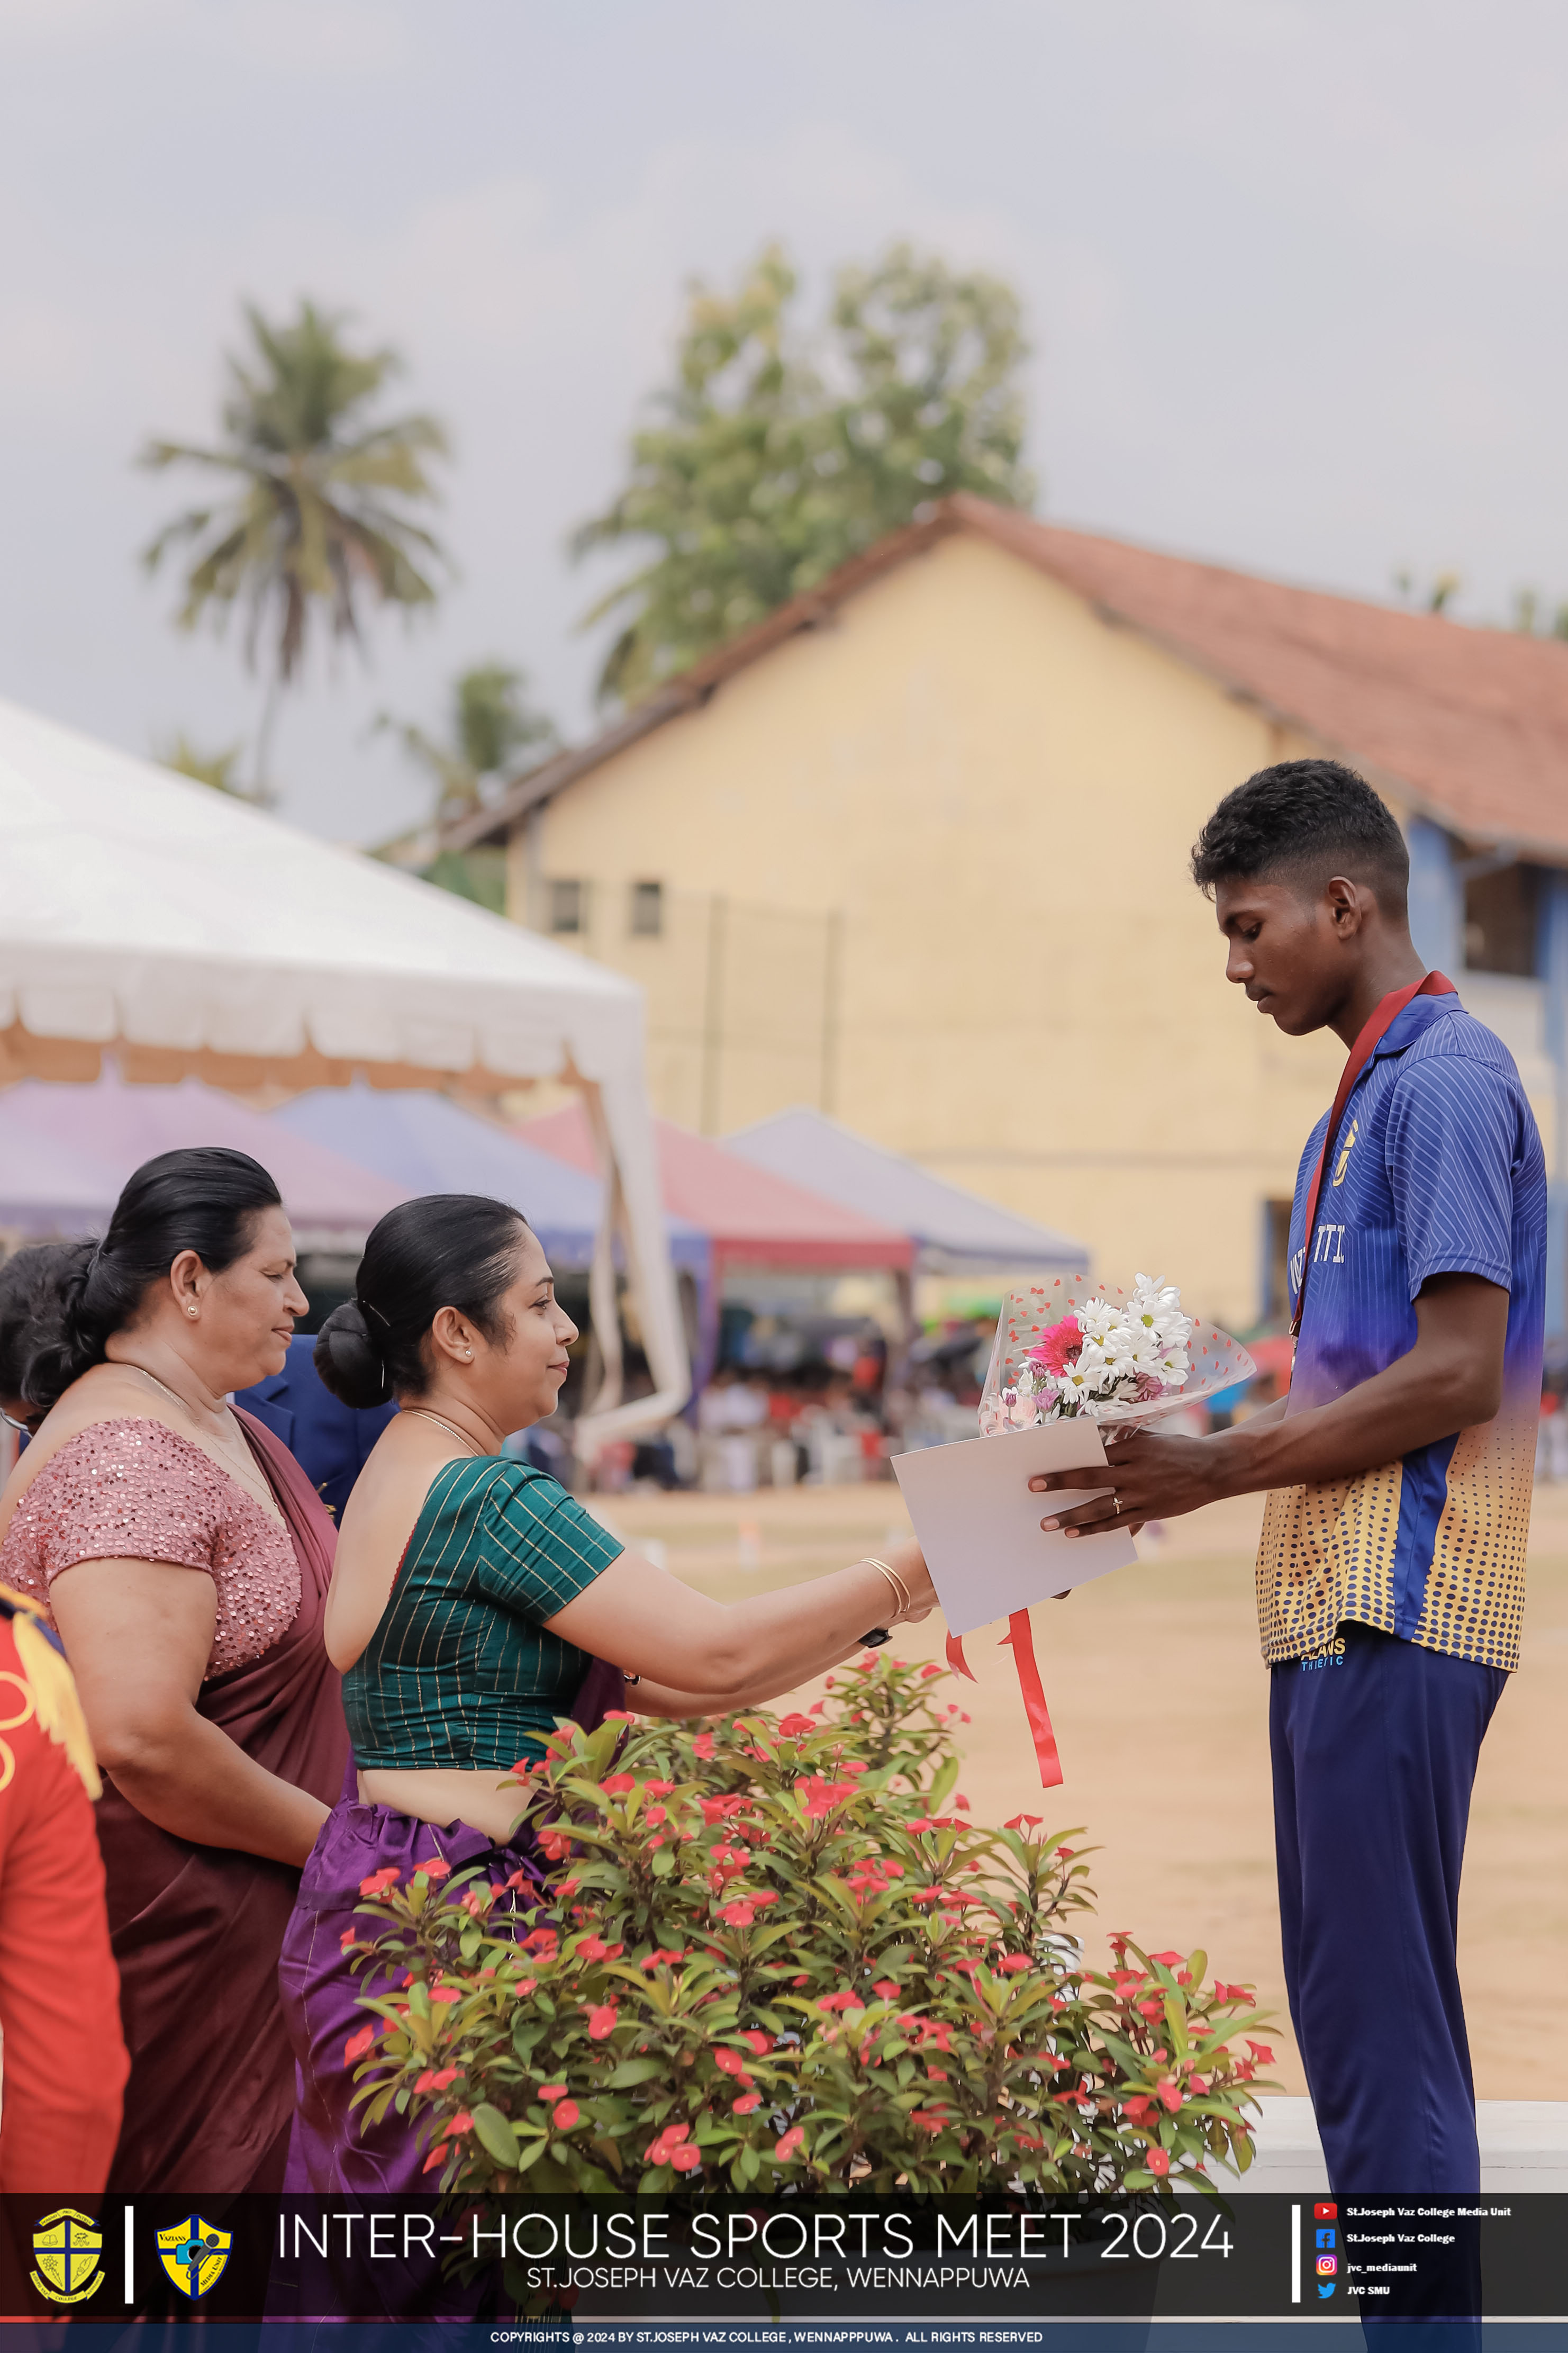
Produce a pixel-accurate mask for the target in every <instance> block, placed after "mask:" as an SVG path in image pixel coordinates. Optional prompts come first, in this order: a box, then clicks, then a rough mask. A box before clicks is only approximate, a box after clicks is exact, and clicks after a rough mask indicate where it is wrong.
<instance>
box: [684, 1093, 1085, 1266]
mask: <svg viewBox="0 0 1568 2353" xmlns="http://www.w3.org/2000/svg"><path fill="white" fill-rule="evenodd" d="M724 1149H725V1151H726V1152H738V1153H739V1154H740V1155H741V1157H742V1159H743V1160H750V1161H751V1162H752V1164H753V1166H756V1167H758V1168H767V1169H771V1170H772V1172H773V1175H774V1176H787V1177H788V1178H789V1179H790V1182H791V1183H792V1184H795V1185H808V1186H810V1187H811V1188H812V1190H813V1191H814V1192H816V1193H826V1196H827V1198H828V1199H829V1200H830V1201H838V1202H841V1203H842V1204H843V1206H844V1208H847V1209H858V1211H859V1212H860V1215H861V1216H862V1217H863V1218H876V1219H879V1220H880V1221H881V1223H882V1224H883V1225H887V1226H895V1227H897V1228H898V1229H899V1231H900V1233H906V1234H908V1235H909V1236H910V1238H911V1240H913V1242H914V1244H915V1251H916V1256H915V1264H916V1267H917V1269H918V1270H919V1271H920V1272H921V1273H922V1274H968V1273H971V1272H974V1271H980V1270H986V1271H1005V1272H1008V1273H1012V1272H1015V1271H1016V1272H1017V1273H1020V1274H1022V1273H1024V1272H1026V1271H1027V1272H1030V1273H1033V1272H1035V1271H1045V1270H1047V1269H1048V1270H1049V1271H1050V1272H1051V1273H1053V1274H1067V1273H1072V1274H1083V1273H1087V1271H1088V1269H1089V1251H1088V1250H1087V1249H1086V1248H1085V1247H1084V1245H1083V1243H1082V1242H1080V1241H1075V1240H1074V1239H1073V1237H1072V1236H1071V1235H1070V1234H1059V1233H1057V1232H1054V1231H1053V1230H1052V1229H1051V1228H1050V1227H1049V1226H1037V1225H1036V1224H1035V1222H1034V1220H1033V1219H1030V1218H1020V1217H1018V1216H1017V1215H1016V1213H1015V1212H1014V1211H1013V1210H1011V1209H1005V1208H1002V1207H1001V1205H1000V1203H998V1202H996V1201H987V1200H984V1198H982V1197H981V1195H980V1194H978V1193H971V1192H969V1191H967V1190H966V1189H965V1187H963V1186H960V1185H949V1184H948V1183H946V1182H945V1181H944V1179H943V1178H942V1177H940V1176H932V1175H931V1171H930V1170H929V1169H928V1168H922V1167H921V1166H920V1165H919V1164H918V1162H916V1161H913V1160H906V1159H905V1158H904V1157H903V1155H901V1154H900V1153H897V1152H889V1151H887V1150H886V1149H885V1147H884V1146H883V1145H879V1144H873V1143H872V1142H871V1141H870V1139H869V1138H868V1137H867V1136H864V1135H857V1134H855V1132H854V1130H853V1129H852V1128H847V1127H842V1126H840V1124H839V1123H838V1122H837V1120H836V1119H828V1118H826V1116H825V1114H824V1113H821V1112H818V1111H810V1110H808V1109H807V1108H806V1107H805V1105H804V1104H803V1105H800V1106H798V1107H797V1108H796V1109H795V1110H794V1111H783V1112H780V1113H778V1114H777V1116H776V1117H775V1118H773V1119H764V1120H759V1121H758V1123H757V1124H756V1125H755V1126H754V1127H743V1128H742V1129H741V1130H740V1132H739V1133H738V1134H735V1135H727V1136H726V1137H725V1138H724Z"/></svg>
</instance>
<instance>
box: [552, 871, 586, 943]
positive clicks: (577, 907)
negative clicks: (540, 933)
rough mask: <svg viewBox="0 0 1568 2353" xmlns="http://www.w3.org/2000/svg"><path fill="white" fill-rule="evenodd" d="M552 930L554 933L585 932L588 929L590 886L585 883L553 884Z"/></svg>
mask: <svg viewBox="0 0 1568 2353" xmlns="http://www.w3.org/2000/svg"><path fill="white" fill-rule="evenodd" d="M550 928H551V930H552V932H562V933H574V932H585V931H586V930H587V928H588V886H587V884H586V883H585V882H575V881H572V882H552V884H551V885H550Z"/></svg>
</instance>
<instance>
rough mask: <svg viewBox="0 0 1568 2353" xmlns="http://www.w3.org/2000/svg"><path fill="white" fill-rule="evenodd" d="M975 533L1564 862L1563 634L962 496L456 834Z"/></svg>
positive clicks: (1470, 817) (471, 833)
mask: <svg viewBox="0 0 1568 2353" xmlns="http://www.w3.org/2000/svg"><path fill="white" fill-rule="evenodd" d="M961 531H972V532H976V533H980V534H981V535H982V536H984V538H986V539H989V540H990V541H992V542H993V543H994V544H995V545H996V546H999V547H1004V548H1006V549H1007V550H1008V551H1009V552H1010V553H1011V554H1015V555H1016V556H1019V557H1020V558H1021V559H1022V560H1023V561H1024V562H1025V563H1027V564H1032V565H1036V566H1037V568H1038V569H1039V570H1040V571H1042V572H1047V573H1048V574H1049V575H1051V577H1052V578H1053V579H1055V580H1058V581H1059V582H1060V583H1061V584H1062V586H1064V587H1067V588H1069V589H1071V590H1073V591H1074V592H1075V593H1076V594H1078V595H1079V596H1082V597H1083V598H1084V599H1085V600H1086V601H1087V602H1088V603H1089V604H1090V605H1092V606H1093V607H1095V608H1096V610H1097V611H1098V612H1100V614H1101V615H1102V617H1104V618H1106V619H1107V620H1109V621H1110V622H1112V623H1114V624H1119V625H1121V626H1122V627H1124V628H1132V629H1136V630H1137V631H1138V632H1139V633H1140V634H1141V635H1142V636H1144V637H1146V638H1150V639H1152V640H1153V641H1154V642H1156V643H1158V644H1160V645H1163V646H1164V647H1165V648H1166V649H1168V650H1169V651H1170V652H1172V653H1173V654H1175V655H1176V656H1177V657H1179V658H1180V659H1183V660H1184V661H1188V662H1191V663H1193V664H1194V666H1195V667H1197V668H1198V669H1200V670H1204V671H1205V673H1206V674H1207V675H1209V676H1210V677H1212V678H1214V679H1215V680H1216V681H1218V682H1219V683H1220V684H1221V685H1222V686H1224V687H1225V688H1226V690H1227V691H1230V692H1231V693H1233V694H1236V695H1237V696H1238V697H1240V698H1241V699H1243V700H1245V701H1247V702H1254V703H1256V704H1258V707H1259V708H1260V709H1262V710H1264V711H1266V712H1268V714H1269V716H1270V717H1272V718H1275V719H1278V720H1279V721H1281V722H1282V723H1286V724H1288V725H1290V726H1292V727H1295V728H1299V729H1300V731H1301V732H1303V733H1306V734H1308V735H1310V736H1311V737H1313V738H1315V739H1316V740H1317V741H1318V742H1319V743H1321V744H1323V745H1324V746H1325V747H1326V748H1327V749H1329V750H1331V752H1333V753H1334V754H1337V755H1338V756H1339V757H1341V758H1342V759H1345V760H1348V761H1350V762H1352V764H1353V765H1356V766H1358V767H1360V768H1362V769H1363V770H1364V771H1365V772H1366V774H1367V775H1368V776H1369V777H1370V779H1371V780H1372V781H1373V783H1375V784H1382V785H1384V786H1386V787H1387V788H1389V789H1391V790H1394V791H1396V792H1398V793H1399V794H1400V796H1401V797H1404V798H1405V799H1406V800H1408V801H1409V802H1410V803H1411V804H1412V805H1413V806H1414V807H1415V808H1416V809H1417V810H1418V811H1421V812H1423V813H1425V814H1426V815H1429V816H1431V817H1434V818H1437V819H1438V820H1439V821H1440V822H1442V823H1444V824H1446V825H1447V826H1449V827H1451V828H1453V829H1454V830H1455V831H1456V832H1458V833H1460V834H1463V835H1465V836H1466V837H1467V838H1468V839H1471V840H1474V841H1478V842H1485V843H1494V842H1510V843H1515V844H1517V845H1518V846H1519V847H1520V848H1521V849H1522V850H1524V851H1525V852H1526V853H1530V852H1533V853H1535V854H1536V855H1538V856H1542V857H1545V858H1547V859H1550V860H1568V645H1565V644H1563V643H1560V642H1557V641H1555V640H1553V639H1551V638H1528V637H1521V636H1519V635H1516V634H1515V633H1513V632H1512V631H1510V630H1504V629H1485V628H1468V627H1467V626H1465V625H1464V624H1463V623H1461V622H1457V621H1450V620H1446V619H1443V618H1442V617H1439V616H1437V615H1436V614H1430V613H1407V612H1403V611H1400V610H1398V609H1397V608H1396V607H1391V606H1386V605H1373V604H1368V603H1365V602H1363V600H1361V599H1360V598H1357V597H1353V596H1331V595H1329V594H1328V593H1326V592H1325V591H1324V590H1322V589H1317V588H1295V587H1290V586H1287V585H1286V584H1285V583H1283V582H1282V581H1278V580H1267V579H1262V578H1260V577H1258V575H1256V574H1253V573H1247V572H1232V571H1228V570H1226V568H1225V567H1224V566H1223V565H1215V564H1198V563H1194V562H1193V561H1191V560H1190V559H1189V558H1187V557H1185V556H1177V555H1163V554H1157V553H1155V552H1154V551H1153V550H1152V549H1151V548H1146V547H1136V546H1133V545H1131V543H1129V542H1127V541H1125V540H1116V539H1102V538H1100V537H1098V536H1096V535H1095V534H1094V533H1089V532H1082V531H1068V530H1065V529H1063V528H1062V527H1061V526H1060V525H1058V524H1056V523H1045V522H1038V521H1037V520H1036V518H1035V517H1034V516H1032V515H1026V514H1020V513H1018V512H1016V511H1015V510H1013V509H1010V508H1006V507H999V506H995V505H993V504H992V503H991V501H988V500H985V499H978V498H973V497H970V496H968V495H966V494H960V495H959V496H957V497H954V498H951V499H944V500H942V501H940V502H939V503H938V504H937V505H936V506H934V507H933V509H932V510H931V514H930V516H929V518H927V519H926V520H924V521H922V522H918V523H912V524H910V526H909V528H908V529H907V530H904V531H900V532H894V533H891V534H890V535H889V537H888V538H886V539H884V540H881V541H879V543H878V544H877V545H876V546H875V547H872V548H869V549H868V550H867V552H866V554H864V555H861V556H858V557H856V558H855V559H854V560H853V561H852V562H850V563H848V564H847V565H843V566H842V567H841V568H840V569H839V570H838V571H837V572H836V573H834V574H833V575H831V576H830V577H829V578H828V579H826V580H825V581H824V582H822V584H821V585H820V586H818V587H816V588H815V589H813V590H811V591H810V593H809V594H808V595H806V596H797V597H795V599H794V600H793V601H792V602H791V603H790V604H788V605H784V606H782V607H780V608H779V610H778V611H777V612H776V613H771V614H770V615H769V616H768V617H767V618H766V619H765V620H763V621H760V622H758V623H757V625H756V627H755V628H751V629H748V630H747V631H746V632H745V633H744V634H743V635H742V636H741V637H739V638H735V639H733V640H732V642H731V644H729V645H727V646H722V647H721V648H720V649H719V650H718V651H717V652H716V653H713V654H710V655H708V656H707V657H706V659H704V660H702V661H700V662H698V663H696V664H695V665H694V666H693V667H692V668H691V669H690V670H686V671H684V672H682V674H681V675H680V677H679V678H678V679H674V680H672V681H670V682H669V684H668V686H665V687H662V688H660V689H658V691H656V692H655V693H654V694H652V695H650V696H649V697H648V698H647V701H646V702H642V703H639V704H638V705H637V707H636V708H635V709H634V710H632V711H630V712H627V714H626V717H625V718H624V719H622V720H621V721H619V722H618V723H616V725H615V726H613V727H611V728H610V729H608V730H607V731H606V732H605V733H604V734H603V735H600V736H598V737H596V738H595V741H594V742H592V743H591V744H584V745H583V746H582V747H581V748H580V749H578V750H576V751H573V752H565V753H563V754H560V755H559V756H558V757H557V758H556V759H554V760H551V761H549V762H547V763H546V765H544V766H543V767H542V768H540V769H537V770H535V771H534V773H533V774H532V775H531V776H526V777H523V778H521V779H520V780H519V782H518V783H517V784H516V785H515V786H512V788H511V790H510V792H508V793H507V794H506V795H505V796H504V797H503V798H502V799H500V801H498V802H496V803H494V804H492V806H491V807H489V809H488V810H485V811H483V812H481V813H480V814H479V816H477V817H475V818H468V819H467V820H465V821H464V822H463V824H462V825H460V826H459V827H458V828H452V829H451V831H450V832H449V833H448V834H447V840H448V841H449V842H450V843H451V845H452V846H453V847H454V848H463V847H467V846H468V845H470V844H471V843H473V842H475V841H478V840H483V839H494V838H495V836H496V835H497V834H499V833H502V832H504V831H505V829H506V828H507V826H508V825H509V824H510V822H511V821H512V820H513V819H514V818H516V817H518V816H521V814H522V812H523V810H524V809H526V808H528V807H532V806H533V805H534V804H535V803H537V802H539V801H541V800H544V799H548V798H549V797H551V795H552V794H553V793H555V792H559V791H561V790H562V789H563V787H564V786H566V785H568V784H570V783H572V782H573V780H574V778H575V777H576V776H582V775H584V774H585V773H586V772H587V771H588V770H589V769H591V768H595V767H597V766H598V765H600V764H601V763H602V762H603V761H605V760H606V759H608V758H610V757H611V756H612V755H613V754H615V753H616V752H617V751H619V750H621V749H622V748H623V746H625V745H626V744H629V743H633V742H635V741H637V738H638V737H639V736H642V735H645V734H647V733H649V732H650V731H651V730H652V729H653V728H655V727H658V726H661V725H662V724H663V723H664V722H665V721H666V720H667V719H672V718H675V717H677V716H678V715H679V713H680V712H687V711H690V710H693V709H695V708H696V707H697V706H698V705H700V703H701V702H705V701H706V700H707V698H708V696H709V695H710V693H711V692H712V691H714V689H715V688H716V687H718V686H719V685H721V683H722V682H723V681H724V680H725V679H727V678H730V677H732V676H733V675H734V673H735V672H736V671H737V670H742V669H745V668H746V667H747V666H748V665H749V664H750V663H752V662H753V661H756V660H758V659H760V658H761V657H762V656H763V654H766V653H768V652H770V651H771V650H772V649H773V647H774V646H776V645H779V644H782V643H783V642H784V639H785V638H790V637H793V636H795V634H796V632H797V631H799V630H801V629H805V628H811V627H813V626H814V625H815V624H816V622H817V621H818V620H820V619H821V617H823V615H824V614H825V613H826V612H830V611H832V610H833V609H834V608H835V607H837V606H838V605H841V604H843V603H844V602H845V601H846V599H847V598H848V597H850V596H854V595H855V593H856V592H857V591H858V589H860V588H862V587H864V586H868V584H869V582H870V581H872V580H874V579H876V578H878V577H879V575H881V574H882V573H884V572H887V571H889V570H891V569H892V568H893V567H894V566H895V565H899V564H901V563H903V562H905V561H907V560H908V558H910V556H913V555H916V554H920V553H921V550H922V549H924V548H926V547H929V546H931V544H933V543H934V542H935V541H937V540H939V539H943V538H946V537H948V536H950V535H951V534H952V533H954V532H961Z"/></svg>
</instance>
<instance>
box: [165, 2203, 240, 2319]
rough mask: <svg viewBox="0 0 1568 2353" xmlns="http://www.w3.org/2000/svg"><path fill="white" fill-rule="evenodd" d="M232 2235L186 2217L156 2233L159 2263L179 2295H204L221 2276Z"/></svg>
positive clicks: (196, 2218)
mask: <svg viewBox="0 0 1568 2353" xmlns="http://www.w3.org/2000/svg"><path fill="white" fill-rule="evenodd" d="M233 2235H234V2234H233V2232H229V2231H219V2230H217V2229H216V2228H215V2226H214V2225H213V2224H212V2223H211V2222H204V2221H203V2220H202V2218H201V2216H200V2215H199V2214H187V2215H186V2217H185V2219H184V2221H183V2222H176V2223H175V2224H174V2227H173V2228H172V2229H171V2230H167V2231H160V2232H159V2233H158V2260H159V2261H160V2263H162V2264H163V2269H164V2270H165V2271H166V2272H167V2273H168V2274H169V2277H170V2278H171V2279H172V2280H173V2281H174V2285H175V2286H176V2287H177V2288H178V2289H179V2291H180V2294H181V2295H188V2296H190V2297H191V2298H192V2299H193V2300H194V2299H195V2297H196V2296H198V2295H205V2294H206V2292H207V2290H208V2289H209V2288H212V2287H216V2285H217V2284H218V2282H219V2280H220V2279H221V2278H222V2277H223V2267H224V2265H225V2264H226V2263H227V2261H228V2251H229V2248H230V2246H231V2244H232V2243H233Z"/></svg>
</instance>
